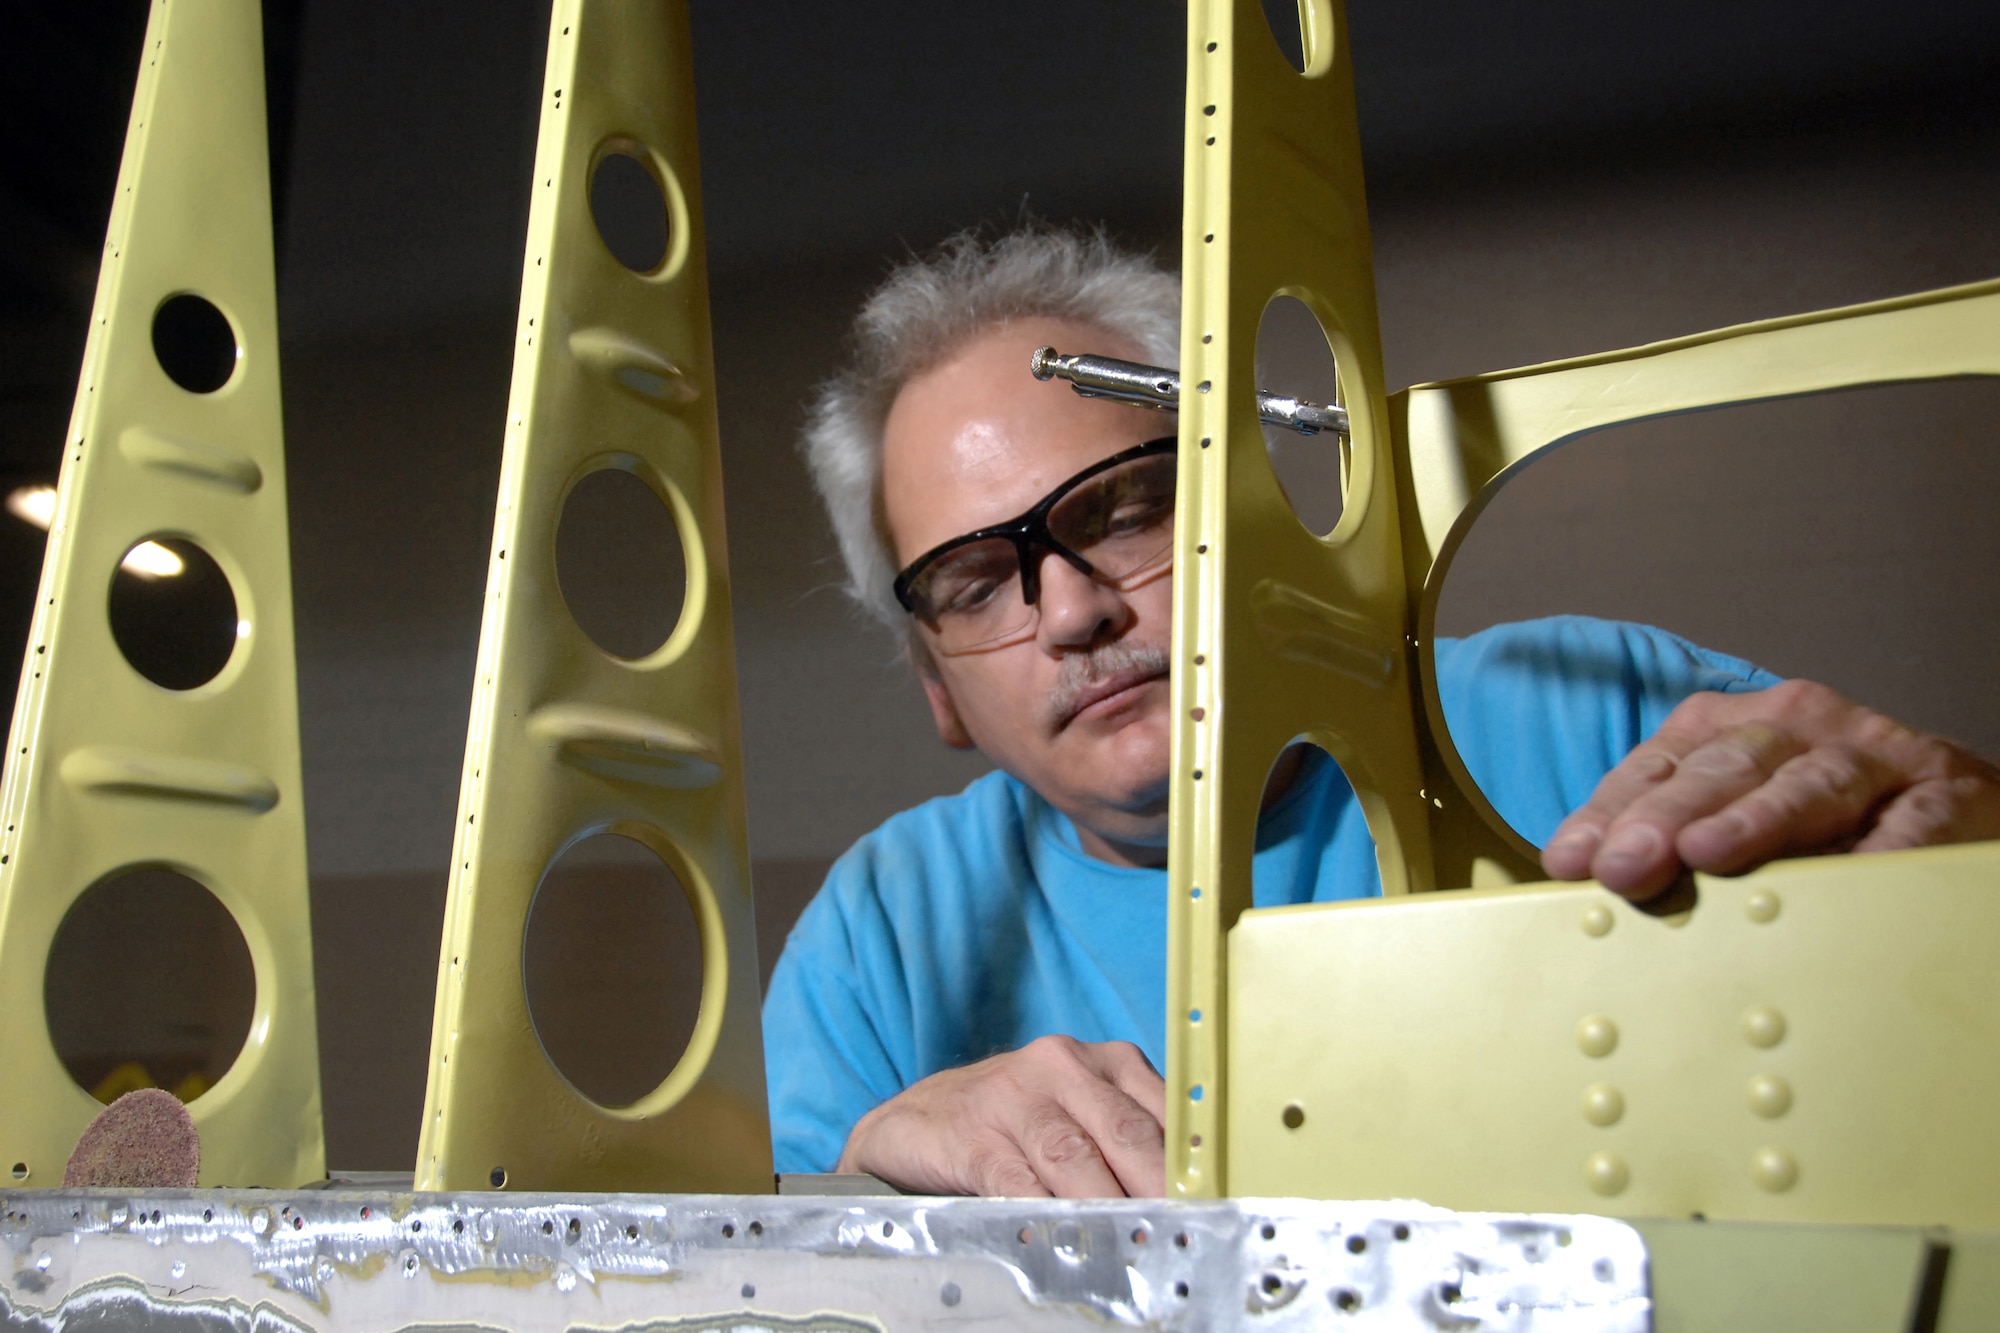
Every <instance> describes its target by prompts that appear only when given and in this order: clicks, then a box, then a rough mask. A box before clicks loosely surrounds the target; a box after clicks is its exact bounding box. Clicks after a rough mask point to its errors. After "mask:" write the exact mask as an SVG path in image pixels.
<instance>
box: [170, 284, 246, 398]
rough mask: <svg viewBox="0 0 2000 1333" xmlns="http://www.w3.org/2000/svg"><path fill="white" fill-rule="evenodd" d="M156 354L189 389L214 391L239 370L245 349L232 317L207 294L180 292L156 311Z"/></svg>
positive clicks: (189, 390)
mask: <svg viewBox="0 0 2000 1333" xmlns="http://www.w3.org/2000/svg"><path fill="white" fill-rule="evenodd" d="M153 355H154V357H156V358H157V359H158V361H159V363H160V369H161V370H163V371H165V372H166V374H167V378H168V379H170V380H172V381H173V382H174V383H175V384H178V385H180V386H181V388H183V389H186V390H187V391H188V392H189V393H214V392H215V391H216V390H217V389H220V388H221V387H222V386H223V385H225V384H227V383H229V381H230V379H231V378H232V377H233V376H234V375H235V374H236V363H237V362H238V361H239V360H241V359H242V355H243V349H242V346H241V344H240V343H239V342H238V341H237V338H236V330H235V329H234V328H233V327H231V326H230V323H229V317H228V316H227V315H224V314H223V313H222V312H221V311H220V310H218V309H216V307H215V304H214V303H213V302H211V301H209V300H208V299H207V298H206V297H201V296H196V295H195V294H194V293H193V292H180V293H177V294H175V295H173V296H169V297H168V298H167V299H166V300H164V301H162V302H160V308H159V309H158V310H155V311H154V312H153Z"/></svg>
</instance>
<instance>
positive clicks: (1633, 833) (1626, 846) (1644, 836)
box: [1598, 824, 1666, 869]
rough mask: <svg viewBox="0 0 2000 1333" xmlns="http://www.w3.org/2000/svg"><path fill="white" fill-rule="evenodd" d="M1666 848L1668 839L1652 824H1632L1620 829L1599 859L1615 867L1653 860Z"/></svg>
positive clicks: (1621, 867)
mask: <svg viewBox="0 0 2000 1333" xmlns="http://www.w3.org/2000/svg"><path fill="white" fill-rule="evenodd" d="M1665 850H1666V839H1664V838H1662V837H1661V836H1660V831H1659V830H1658V829H1656V828H1654V827H1653V826H1652V825H1651V824H1632V825H1628V826H1627V827H1625V828H1622V829H1619V830H1618V832H1616V833H1614V834H1612V835H1611V837H1610V839H1609V840H1607V841H1606V842H1605V844H1604V850H1603V851H1602V852H1599V853H1598V860H1599V861H1600V862H1602V863H1603V864H1605V865H1606V866H1608V867H1610V868H1613V869H1623V868H1624V867H1626V866H1629V865H1632V864H1634V863H1636V862H1642V861H1651V860H1654V859H1655V858H1657V857H1658V856H1659V855H1660V853H1661V852H1663V851H1665Z"/></svg>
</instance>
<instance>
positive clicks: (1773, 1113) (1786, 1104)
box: [1750, 1074, 1792, 1120]
mask: <svg viewBox="0 0 2000 1333" xmlns="http://www.w3.org/2000/svg"><path fill="white" fill-rule="evenodd" d="M1750 1109H1751V1110H1753V1111H1755V1112H1756V1113H1757V1114H1758V1115H1761V1116H1763V1117H1764V1118H1765V1119H1766V1120H1775V1119H1777V1118H1778V1117H1779V1116H1781V1115H1783V1114H1784V1113H1785V1112H1787V1111H1789V1110H1791V1109H1792V1085H1791V1084H1789V1083H1787V1082H1785V1080H1783V1079H1781V1078H1779V1077H1778V1076H1777V1075H1776V1074H1759V1075H1757V1077H1755V1078H1753V1079H1751V1080H1750Z"/></svg>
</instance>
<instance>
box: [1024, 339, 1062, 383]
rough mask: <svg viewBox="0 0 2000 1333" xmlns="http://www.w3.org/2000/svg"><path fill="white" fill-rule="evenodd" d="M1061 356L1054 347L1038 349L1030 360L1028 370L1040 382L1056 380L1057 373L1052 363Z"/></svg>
mask: <svg viewBox="0 0 2000 1333" xmlns="http://www.w3.org/2000/svg"><path fill="white" fill-rule="evenodd" d="M1060 355H1061V353H1059V352H1058V351H1056V349H1055V348H1053V347H1037V348H1036V349H1035V354H1034V355H1033V356H1031V357H1029V358H1028V369H1029V370H1031V371H1033V372H1034V375H1035V378H1036V379H1038V380H1048V379H1054V378H1055V374H1056V372H1055V368H1054V366H1053V365H1052V364H1051V363H1052V362H1054V361H1055V359H1056V358H1057V357H1058V356H1060Z"/></svg>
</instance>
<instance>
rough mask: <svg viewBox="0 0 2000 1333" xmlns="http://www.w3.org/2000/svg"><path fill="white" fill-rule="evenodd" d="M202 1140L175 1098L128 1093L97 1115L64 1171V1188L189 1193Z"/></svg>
mask: <svg viewBox="0 0 2000 1333" xmlns="http://www.w3.org/2000/svg"><path fill="white" fill-rule="evenodd" d="M200 1172H201V1136H200V1135H198V1134H197V1133H196V1132H195V1128H194V1117H192V1116H190V1115H189V1114H188V1111H187V1107H185V1106H182V1105H181V1102H180V1098H178V1097H176V1096H174V1095H173V1094H172V1093H171V1092H166V1091H163V1090H161V1089H159V1088H141V1089H139V1090H138V1091H137V1092H128V1093H126V1094H125V1095H124V1096H123V1097H120V1098H119V1099H118V1100H117V1101H115V1102H113V1103H111V1105H109V1106H107V1107H105V1108H104V1109H103V1110H102V1111H100V1112H98V1114H97V1119H95V1120H93V1121H91V1122H90V1128H89V1129H86V1130H84V1131H83V1137H82V1138H80V1139H78V1140H77V1143H76V1151H75V1152H73V1153H71V1154H70V1155H69V1165H68V1166H65V1167H64V1168H63V1179H62V1183H63V1188H64V1189H92V1188H100V1189H102V1188H110V1189H193V1188H194V1187H195V1177H196V1176H198V1175H199V1174H200Z"/></svg>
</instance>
